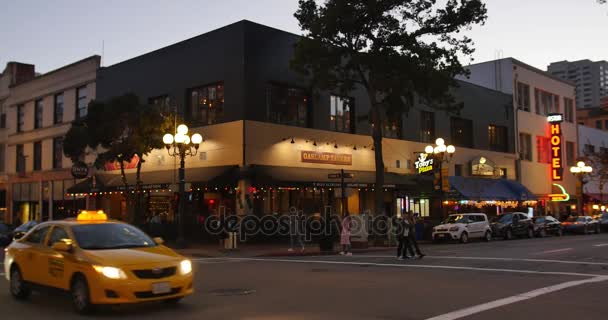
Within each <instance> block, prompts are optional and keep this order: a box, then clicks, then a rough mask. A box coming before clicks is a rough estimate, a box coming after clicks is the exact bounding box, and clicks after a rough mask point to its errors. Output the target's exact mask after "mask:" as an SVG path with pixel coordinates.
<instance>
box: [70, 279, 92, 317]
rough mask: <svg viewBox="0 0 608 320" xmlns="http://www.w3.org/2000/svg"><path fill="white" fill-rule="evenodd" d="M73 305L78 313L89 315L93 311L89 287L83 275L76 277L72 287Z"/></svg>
mask: <svg viewBox="0 0 608 320" xmlns="http://www.w3.org/2000/svg"><path fill="white" fill-rule="evenodd" d="M71 293H72V303H73V304H74V308H75V309H76V311H77V312H78V313H81V314H87V313H90V312H91V311H93V304H92V303H91V296H90V293H89V285H88V283H87V280H86V279H85V278H84V276H82V275H77V276H75V278H74V280H73V281H72V286H71Z"/></svg>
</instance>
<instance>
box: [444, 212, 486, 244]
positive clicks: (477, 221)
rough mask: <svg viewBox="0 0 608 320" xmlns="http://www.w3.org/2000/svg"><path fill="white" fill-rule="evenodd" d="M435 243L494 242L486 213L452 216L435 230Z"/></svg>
mask: <svg viewBox="0 0 608 320" xmlns="http://www.w3.org/2000/svg"><path fill="white" fill-rule="evenodd" d="M432 237H433V241H439V240H458V241H460V242H462V243H467V242H469V239H472V238H480V239H484V240H485V241H490V240H492V230H491V229H490V224H489V222H488V217H487V216H486V215H485V214H484V213H463V214H451V215H449V216H448V218H447V219H446V220H445V221H443V223H442V224H440V225H438V226H436V227H434V228H433V235H432Z"/></svg>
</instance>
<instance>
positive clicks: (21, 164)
mask: <svg viewBox="0 0 608 320" xmlns="http://www.w3.org/2000/svg"><path fill="white" fill-rule="evenodd" d="M15 154H16V157H17V158H16V161H15V164H16V166H15V170H16V171H17V173H24V172H25V153H23V145H22V144H18V145H17V146H16V152H15Z"/></svg>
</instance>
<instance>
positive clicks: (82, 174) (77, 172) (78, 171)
mask: <svg viewBox="0 0 608 320" xmlns="http://www.w3.org/2000/svg"><path fill="white" fill-rule="evenodd" d="M88 175H89V166H87V164H86V163H84V162H82V161H79V162H76V163H74V165H72V177H74V179H84V178H86V177H87V176H88Z"/></svg>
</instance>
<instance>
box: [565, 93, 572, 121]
mask: <svg viewBox="0 0 608 320" xmlns="http://www.w3.org/2000/svg"><path fill="white" fill-rule="evenodd" d="M564 117H565V118H566V121H567V122H570V123H574V100H572V99H570V98H564Z"/></svg>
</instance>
